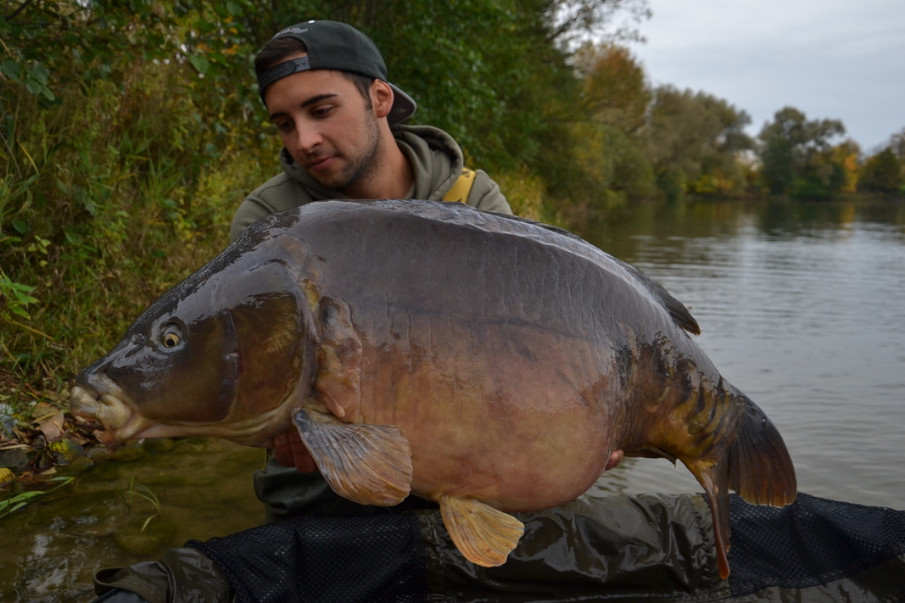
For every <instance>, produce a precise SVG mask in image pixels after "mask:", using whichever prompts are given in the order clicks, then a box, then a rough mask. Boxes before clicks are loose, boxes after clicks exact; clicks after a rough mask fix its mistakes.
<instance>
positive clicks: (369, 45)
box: [255, 21, 417, 123]
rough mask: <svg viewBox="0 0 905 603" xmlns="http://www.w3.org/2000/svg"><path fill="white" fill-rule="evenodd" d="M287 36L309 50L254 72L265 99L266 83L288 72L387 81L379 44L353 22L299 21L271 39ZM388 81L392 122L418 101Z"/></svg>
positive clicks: (412, 109) (406, 115) (403, 116)
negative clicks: (338, 73) (341, 73)
mask: <svg viewBox="0 0 905 603" xmlns="http://www.w3.org/2000/svg"><path fill="white" fill-rule="evenodd" d="M287 37H288V38H295V39H296V40H299V41H300V42H302V43H303V44H304V45H305V47H306V48H307V49H308V50H307V52H308V54H307V55H306V56H304V57H299V58H295V59H289V60H288V61H283V62H282V63H277V64H276V65H274V66H273V67H271V68H270V69H265V70H257V71H256V72H255V75H257V77H258V92H259V94H260V95H261V100H262V101H263V100H264V91H265V90H266V89H267V86H269V85H270V84H272V83H274V82H275V81H277V80H278V79H281V78H284V77H286V76H287V75H292V74H293V73H298V72H299V71H308V70H310V69H333V70H336V71H346V72H349V73H358V74H360V75H364V76H366V77H372V78H376V79H379V80H383V81H384V82H387V66H386V63H384V61H383V57H382V56H380V51H379V50H378V49H377V45H376V44H374V41H373V40H371V38H369V37H368V36H366V35H365V34H363V33H361V32H360V31H358V30H357V29H355V28H354V27H352V26H351V25H346V24H345V23H339V22H337V21H308V22H307V23H297V24H296V25H291V26H290V27H287V28H286V29H283V30H281V31H279V32H277V33H276V35H275V36H273V38H271V41H273V40H276V39H277V38H287ZM387 84H389V86H390V88H392V89H393V95H394V99H395V100H394V101H393V108H392V109H390V114H389V115H388V116H387V119H388V120H389V121H390V122H391V123H398V122H401V121H403V120H405V119H407V118H409V117H411V115H412V114H413V113H414V112H415V109H416V108H417V105H416V104H415V101H414V100H413V99H412V97H410V96H409V95H408V94H406V93H405V92H403V91H402V90H400V89H399V88H397V87H396V86H394V85H393V84H390V83H389V82H387Z"/></svg>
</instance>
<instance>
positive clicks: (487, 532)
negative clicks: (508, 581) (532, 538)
mask: <svg viewBox="0 0 905 603" xmlns="http://www.w3.org/2000/svg"><path fill="white" fill-rule="evenodd" d="M437 502H439V503H440V514H441V515H442V516H443V523H444V525H446V530H447V531H448V532H449V535H450V536H451V537H452V541H453V543H455V545H456V548H458V549H459V551H460V552H461V553H462V554H463V555H464V556H465V558H466V559H468V560H469V561H471V562H472V563H475V564H477V565H482V566H484V567H495V566H497V565H503V564H504V563H506V557H508V556H509V553H510V552H512V549H514V548H515V545H517V544H518V541H519V538H521V537H522V534H523V533H524V531H525V526H524V524H522V522H520V521H519V520H518V519H516V518H515V517H513V516H512V515H509V514H508V513H504V512H502V511H499V510H497V509H494V508H493V507H491V506H490V505H488V504H486V503H482V502H481V501H479V500H475V499H474V498H466V497H457V496H441V497H439V499H438V501H437Z"/></svg>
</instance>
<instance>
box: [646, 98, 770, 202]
mask: <svg viewBox="0 0 905 603" xmlns="http://www.w3.org/2000/svg"><path fill="white" fill-rule="evenodd" d="M750 122H751V118H750V117H749V116H748V114H747V113H745V112H744V111H739V110H738V109H736V108H735V107H733V106H732V105H730V104H729V103H727V102H726V101H724V100H722V99H719V98H716V97H714V96H712V95H710V94H706V93H703V92H693V91H691V90H683V91H680V90H677V89H675V88H673V87H672V86H660V87H658V88H657V89H656V90H655V91H654V99H653V103H652V105H651V109H650V127H649V132H648V135H649V138H648V154H649V156H650V158H651V163H652V165H653V170H654V173H655V174H656V180H657V187H658V188H659V189H660V190H661V191H662V192H663V194H664V195H665V196H666V197H667V198H669V199H673V200H675V199H679V198H681V197H682V196H684V195H685V194H686V193H701V194H703V193H722V194H727V193H732V192H738V191H741V190H743V188H744V186H745V176H744V169H743V165H742V163H741V162H740V161H739V154H740V153H742V152H744V151H747V150H749V149H751V148H752V147H753V141H752V140H751V139H750V138H749V137H748V136H747V135H746V134H745V132H744V129H745V127H746V126H747V125H748V124H749V123H750Z"/></svg>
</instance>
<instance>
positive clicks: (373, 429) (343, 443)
mask: <svg viewBox="0 0 905 603" xmlns="http://www.w3.org/2000/svg"><path fill="white" fill-rule="evenodd" d="M294 421H295V425H296V428H297V429H298V431H299V435H301V437H302V442H303V443H304V444H305V447H306V448H307V449H308V451H309V452H310V453H311V456H312V457H313V458H314V462H315V463H316V464H317V468H318V469H319V470H320V472H321V475H323V476H324V479H325V480H327V483H328V484H330V487H331V488H333V490H334V492H336V493H337V494H339V495H340V496H342V497H344V498H348V499H349V500H352V501H354V502H357V503H361V504H363V505H379V506H392V505H395V504H399V503H400V502H402V501H403V500H404V499H405V497H407V496H408V495H409V493H410V492H411V484H412V475H413V471H412V451H411V446H410V445H409V441H408V440H407V439H406V438H405V436H404V435H403V434H402V432H401V431H400V430H399V429H398V428H396V427H394V426H392V425H367V424H361V423H343V422H341V421H339V420H338V419H336V417H334V416H333V415H330V414H326V413H320V412H315V411H309V410H304V409H299V410H298V411H296V413H295V416H294Z"/></svg>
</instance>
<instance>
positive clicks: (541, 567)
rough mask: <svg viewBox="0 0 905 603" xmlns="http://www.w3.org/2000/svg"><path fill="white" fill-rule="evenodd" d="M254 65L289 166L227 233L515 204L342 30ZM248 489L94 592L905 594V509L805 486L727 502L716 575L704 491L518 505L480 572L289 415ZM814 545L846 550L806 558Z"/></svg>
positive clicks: (430, 522)
mask: <svg viewBox="0 0 905 603" xmlns="http://www.w3.org/2000/svg"><path fill="white" fill-rule="evenodd" d="M255 69H256V73H257V77H258V83H259V88H260V92H261V98H262V100H263V101H264V103H265V105H266V107H267V110H268V113H269V115H270V119H271V121H272V122H273V123H274V125H275V126H276V128H277V130H278V132H279V135H280V137H281V139H282V142H283V147H284V148H283V149H282V151H281V152H280V164H281V166H282V168H283V173H282V174H280V175H278V176H276V177H274V178H272V179H271V180H269V181H268V182H267V183H265V184H264V185H263V186H261V187H259V188H258V189H256V190H255V191H254V192H253V193H252V194H251V195H249V197H248V198H247V199H246V200H245V201H244V202H243V203H242V205H241V206H240V208H239V210H238V211H237V213H236V215H235V218H234V220H233V223H232V229H231V235H232V237H233V238H235V237H236V236H238V234H239V233H241V232H242V230H244V229H245V228H246V227H247V226H248V225H249V224H251V223H252V222H253V221H255V220H257V219H259V218H262V217H264V216H266V215H268V214H271V213H274V212H277V211H281V210H285V209H290V208H292V207H295V206H298V205H301V204H304V203H308V202H311V201H314V200H319V199H332V198H350V199H365V198H413V199H434V200H439V199H444V198H446V199H447V200H450V197H453V198H455V199H457V200H464V201H466V202H467V203H468V204H469V205H472V206H475V207H477V208H478V209H485V210H492V211H497V212H504V213H511V212H510V210H509V206H508V204H507V203H506V200H505V198H504V197H503V195H502V194H501V193H500V190H499V188H498V187H497V186H496V184H495V183H494V182H493V181H492V180H490V178H489V177H487V175H486V174H485V173H484V172H481V171H478V172H476V173H471V172H468V171H465V172H464V173H465V174H466V178H465V179H464V180H465V182H466V185H465V186H464V187H463V186H461V183H462V181H463V179H461V178H460V177H461V175H462V174H463V165H462V153H461V151H460V150H459V147H458V146H457V145H456V143H455V142H454V141H453V140H452V139H451V138H450V137H449V136H448V135H447V134H445V133H444V132H442V131H440V130H437V129H435V128H429V127H425V126H421V127H414V126H403V125H401V124H400V122H401V121H403V120H404V119H406V118H407V117H409V116H411V114H412V113H413V112H414V110H415V103H414V101H412V99H411V98H409V97H408V96H407V95H406V94H404V93H403V92H402V91H401V90H399V89H398V88H396V87H395V86H393V85H392V84H389V83H388V82H387V75H386V66H385V64H384V62H383V59H382V58H381V57H380V53H379V52H378V50H377V48H376V47H375V46H374V44H373V42H371V40H370V39H368V38H367V37H366V36H364V35H363V34H361V33H360V32H358V31H357V30H355V29H353V28H351V27H350V26H348V25H344V24H341V23H335V22H330V21H318V22H309V23H304V24H299V25H295V26H292V27H289V28H287V29H285V30H283V31H281V32H279V33H278V34H277V35H276V36H275V37H274V38H273V39H272V40H271V41H270V42H269V43H268V44H267V45H266V46H265V48H264V50H262V52H261V53H260V55H259V56H258V58H257V60H256V61H255ZM472 175H473V178H472V177H471V176H472ZM457 183H458V184H457ZM469 186H470V189H469V188H468V187H469ZM451 191H452V194H451ZM255 490H256V492H257V494H258V497H259V498H260V499H261V500H262V501H263V502H264V503H265V505H266V508H267V512H268V515H269V517H270V518H271V519H275V520H281V521H276V522H275V523H271V524H269V525H266V526H262V527H260V528H254V529H252V530H247V531H246V532H241V533H238V534H234V535H231V536H228V537H225V538H215V539H212V540H210V541H208V542H196V541H192V542H189V543H188V544H187V546H186V547H183V548H178V549H170V550H168V551H167V552H166V553H165V555H164V557H163V558H162V559H161V560H160V561H158V562H147V563H140V564H136V565H133V566H130V567H127V568H120V569H113V570H104V571H102V572H99V573H98V575H97V576H96V578H95V582H96V589H97V591H98V594H101V593H105V594H104V596H103V598H102V600H104V601H108V602H120V603H122V602H126V601H142V600H161V601H181V600H193V601H234V600H238V601H293V600H295V601H421V600H431V601H596V600H641V599H643V600H671V599H676V598H681V599H684V600H702V601H703V600H716V599H720V600H724V599H725V600H730V599H731V600H736V601H755V600H756V601H772V600H776V601H781V600H787V598H788V599H789V600H791V599H792V598H795V600H811V599H808V597H812V598H813V600H823V599H822V597H824V598H825V596H826V595H827V593H834V594H835V595H837V596H840V595H842V594H843V593H847V592H851V593H858V594H863V593H864V592H865V591H864V589H865V588H867V587H865V585H864V583H863V582H858V581H849V580H848V579H847V578H845V577H846V576H849V575H854V574H856V573H858V572H862V570H864V568H874V569H876V571H877V576H878V577H877V578H873V580H874V582H875V584H873V586H874V587H875V589H876V592H877V593H882V595H883V597H881V598H884V597H885V598H887V599H888V600H895V599H896V597H897V596H898V595H902V596H905V591H903V590H899V588H900V586H899V585H898V579H897V578H894V576H895V575H896V573H897V572H900V571H905V554H903V553H905V538H903V537H900V536H899V534H900V533H903V534H905V514H895V513H893V514H889V513H886V512H884V511H883V510H872V509H867V508H853V507H850V506H843V505H839V506H836V505H835V504H834V503H830V502H828V501H821V500H819V499H813V498H811V497H804V500H802V501H799V502H798V503H796V504H795V505H792V506H790V507H787V508H786V509H781V510H780V509H765V508H761V507H754V506H750V505H745V504H744V503H743V502H742V501H740V500H739V499H738V498H733V500H732V512H731V513H730V521H731V522H732V530H733V536H734V538H733V545H734V547H733V550H732V557H731V559H730V561H731V563H732V572H733V573H732V575H731V576H730V579H729V580H728V581H726V580H721V579H720V578H719V576H718V575H717V571H716V560H715V554H714V548H713V529H712V523H711V517H710V513H709V511H708V509H707V503H706V501H705V500H704V499H703V497H702V496H699V495H697V496H687V495H645V496H637V497H627V496H613V497H607V498H596V499H595V498H592V497H582V498H580V499H579V500H576V501H573V502H571V503H568V504H566V505H563V506H562V507H558V508H554V509H548V510H546V511H541V512H537V513H521V514H519V519H521V520H522V521H523V522H524V523H525V534H524V536H523V537H522V539H521V541H520V542H519V545H518V547H516V549H515V550H514V551H513V552H512V553H511V554H510V556H509V559H508V561H507V563H505V564H504V565H503V566H501V567H497V568H481V567H477V566H474V565H472V564H471V563H469V562H467V561H465V559H464V558H463V557H462V556H461V554H459V553H458V551H457V550H456V548H455V546H454V545H453V544H452V542H451V540H450V539H449V536H448V534H447V532H446V530H445V528H444V527H443V521H442V518H441V517H440V513H439V511H438V510H437V509H436V507H435V506H434V505H433V504H432V503H429V502H427V501H421V500H419V499H417V498H416V497H409V499H407V500H406V501H405V502H403V503H402V504H401V505H398V506H397V507H393V508H391V509H387V508H378V507H366V506H362V505H358V504H356V503H352V502H350V501H348V500H346V499H343V498H341V497H339V496H337V495H336V494H334V493H333V492H332V490H330V488H329V487H328V486H327V484H326V482H325V481H324V479H323V478H322V477H321V476H320V474H319V473H317V471H316V467H315V465H314V462H313V460H312V459H311V457H310V455H309V454H308V452H307V450H306V449H305V447H304V446H303V445H302V444H301V441H300V438H299V436H298V434H297V432H295V430H294V429H293V430H291V431H289V432H287V433H286V434H284V435H282V436H280V437H278V438H275V440H274V442H273V455H272V458H270V459H269V460H268V463H267V467H266V469H265V470H264V471H262V472H258V473H257V474H256V475H255ZM834 515H835V516H837V517H838V518H841V519H838V520H837V519H836V518H834ZM815 519H816V521H815ZM870 522H873V523H876V524H878V525H879V524H880V523H883V525H885V526H889V525H895V526H896V529H898V530H899V531H897V532H893V531H889V532H888V535H885V536H884V535H876V534H869V535H868V536H869V537H868V538H865V537H863V535H859V534H857V533H856V529H853V526H861V525H866V524H867V523H870ZM812 524H813V525H812ZM837 524H838V527H837ZM821 530H822V531H821ZM809 539H810V540H809ZM823 548H831V549H835V550H841V551H845V555H844V556H840V557H839V558H838V559H833V560H831V561H828V560H827V559H826V556H824V555H820V556H815V555H813V554H812V551H814V550H822V549H823ZM777 550H778V551H780V553H779V554H775V555H772V556H771V553H775V552H776V551H777ZM878 551H879V552H878ZM815 558H816V559H817V561H814V559H815ZM802 567H804V568H806V569H805V570H801V568H802ZM872 571H873V570H872ZM817 574H819V575H820V576H823V575H826V576H828V577H827V578H825V579H824V578H820V579H817V578H815V576H816V575H817ZM858 575H859V576H862V575H863V573H862V574H858ZM796 584H800V585H801V586H800V587H799V586H795V585H796ZM777 585H779V586H777ZM869 586H871V584H870V583H868V587H869ZM139 595H140V596H139Z"/></svg>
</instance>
